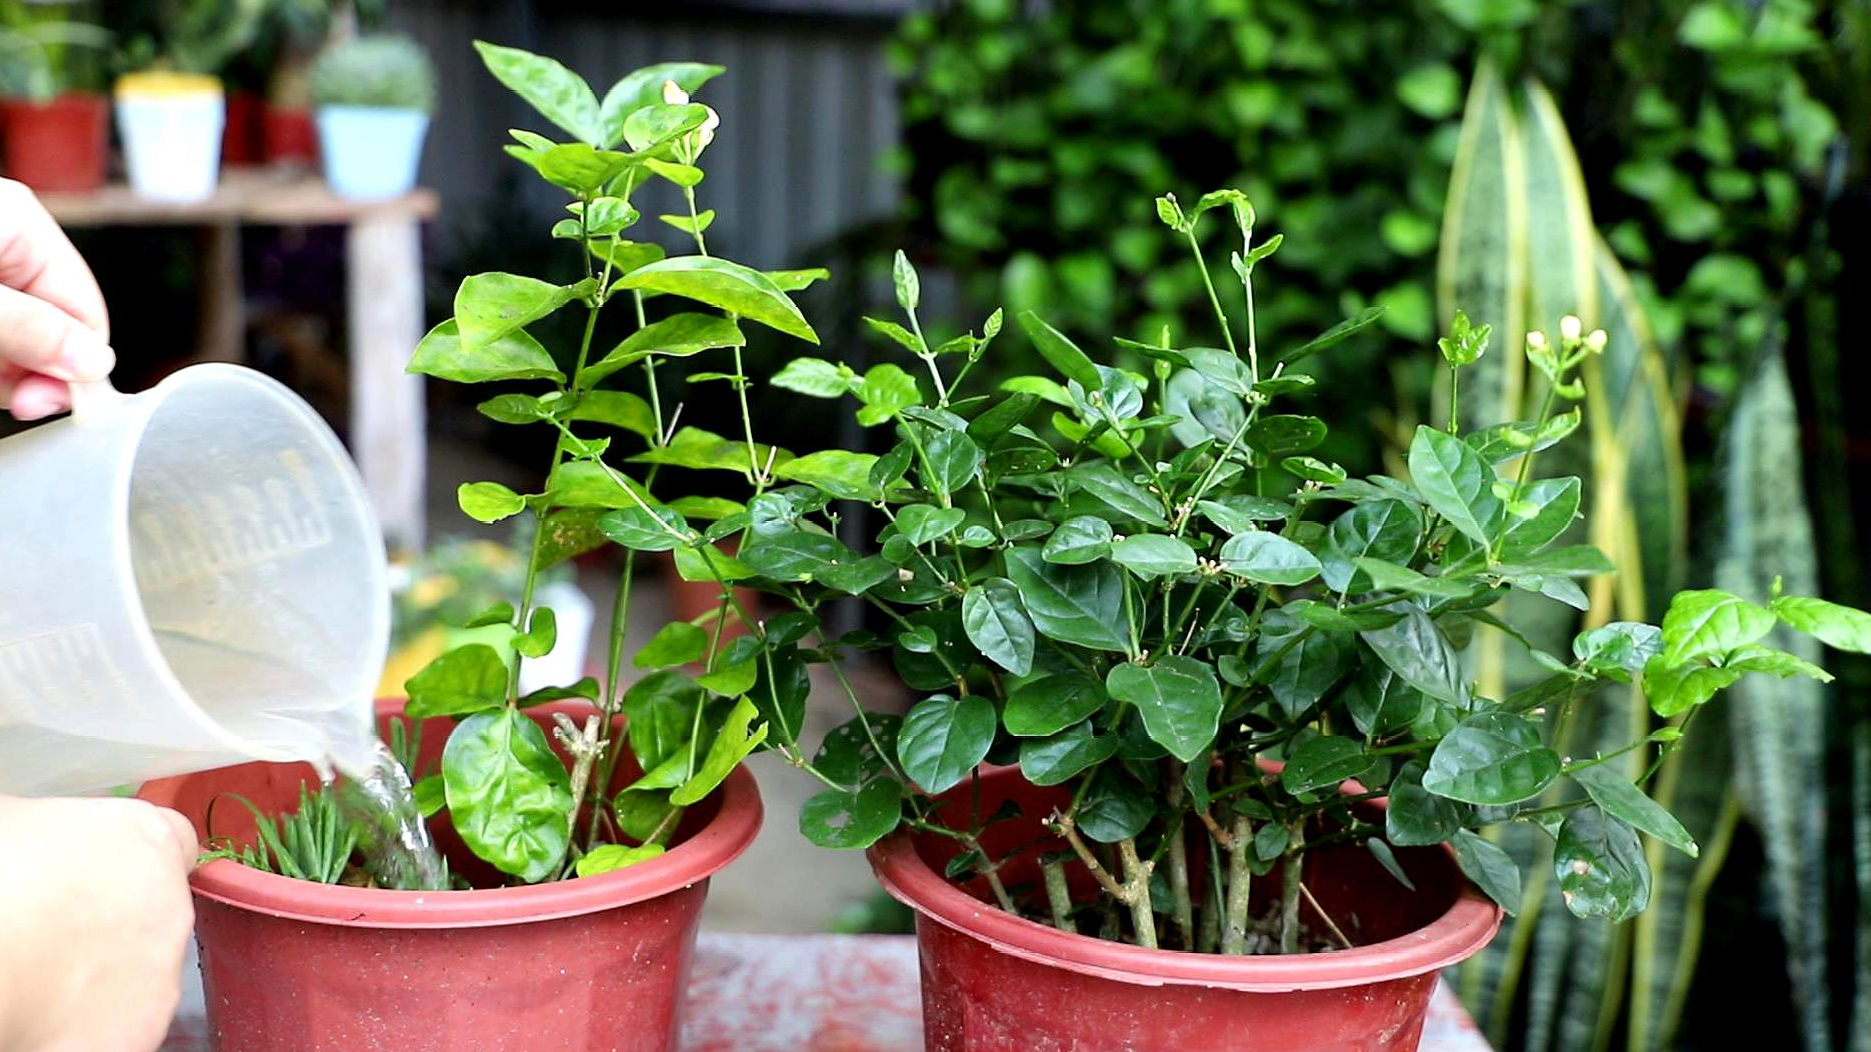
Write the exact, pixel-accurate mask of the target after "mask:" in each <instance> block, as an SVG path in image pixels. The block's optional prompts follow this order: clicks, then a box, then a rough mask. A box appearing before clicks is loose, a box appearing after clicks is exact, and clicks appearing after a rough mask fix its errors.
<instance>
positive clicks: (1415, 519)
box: [1319, 500, 1423, 592]
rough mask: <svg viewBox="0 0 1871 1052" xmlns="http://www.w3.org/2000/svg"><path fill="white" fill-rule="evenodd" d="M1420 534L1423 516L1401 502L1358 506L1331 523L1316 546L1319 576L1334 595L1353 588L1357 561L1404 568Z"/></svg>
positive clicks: (1379, 501) (1371, 502)
mask: <svg viewBox="0 0 1871 1052" xmlns="http://www.w3.org/2000/svg"><path fill="white" fill-rule="evenodd" d="M1422 533H1423V516H1422V513H1420V512H1418V511H1417V510H1416V507H1415V506H1414V505H1412V504H1408V503H1405V502H1403V501H1400V500H1373V501H1367V502H1365V503H1362V504H1358V505H1356V506H1354V507H1353V508H1351V510H1349V511H1347V512H1345V513H1344V514H1342V515H1340V516H1339V517H1338V518H1336V519H1334V520H1332V525H1331V527H1330V528H1329V529H1327V530H1326V534H1325V542H1324V543H1323V544H1322V545H1320V547H1319V563H1320V573H1319V576H1321V577H1323V578H1324V579H1325V584H1326V587H1328V588H1331V589H1332V590H1333V591H1335V592H1344V591H1347V590H1351V589H1352V583H1353V580H1354V578H1355V577H1356V574H1357V567H1356V565H1355V562H1356V560H1358V559H1360V558H1372V559H1383V560H1385V561H1386V562H1392V563H1397V564H1399V565H1404V566H1407V565H1409V562H1410V560H1411V559H1412V558H1414V557H1415V555H1416V547H1417V542H1418V540H1419V539H1420V538H1421V536H1422Z"/></svg>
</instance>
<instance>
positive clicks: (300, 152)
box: [260, 103, 318, 167]
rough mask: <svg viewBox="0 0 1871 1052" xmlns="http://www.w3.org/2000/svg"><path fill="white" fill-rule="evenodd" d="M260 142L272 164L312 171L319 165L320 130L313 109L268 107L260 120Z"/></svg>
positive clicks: (267, 160) (269, 105)
mask: <svg viewBox="0 0 1871 1052" xmlns="http://www.w3.org/2000/svg"><path fill="white" fill-rule="evenodd" d="M260 139H261V142H262V143H263V144H264V146H265V154H266V163H268V164H291V165H305V166H307V167H310V166H312V165H315V164H317V163H318V129H317V127H316V126H314V125H313V123H312V110H311V108H310V107H304V106H295V107H284V106H275V105H273V104H271V103H268V104H267V106H266V109H265V111H264V112H263V113H262V114H261V116H260Z"/></svg>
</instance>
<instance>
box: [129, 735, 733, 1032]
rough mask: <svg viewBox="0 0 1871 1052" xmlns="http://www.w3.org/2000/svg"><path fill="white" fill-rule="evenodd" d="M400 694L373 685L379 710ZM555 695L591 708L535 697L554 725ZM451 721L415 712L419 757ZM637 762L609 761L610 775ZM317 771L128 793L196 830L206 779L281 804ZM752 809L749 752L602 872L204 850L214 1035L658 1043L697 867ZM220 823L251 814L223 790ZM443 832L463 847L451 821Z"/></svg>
mask: <svg viewBox="0 0 1871 1052" xmlns="http://www.w3.org/2000/svg"><path fill="white" fill-rule="evenodd" d="M401 707H402V703H401V702H400V701H398V702H382V703H379V708H378V718H379V720H380V721H387V720H388V719H390V718H392V717H393V716H395V714H396V713H398V712H400V711H401ZM554 711H563V712H567V713H572V714H574V715H575V716H577V715H581V714H582V713H586V712H589V711H591V710H590V709H589V708H587V707H584V706H577V705H572V706H566V705H546V706H540V707H538V708H535V709H531V710H529V711H528V715H530V716H532V717H533V718H534V719H535V720H537V721H538V722H540V723H541V724H542V725H545V726H548V727H549V726H550V725H551V723H550V721H551V713H553V712H554ZM449 725H450V721H448V720H446V719H434V720H427V721H423V734H422V757H423V758H424V761H426V762H428V763H432V762H433V760H434V759H435V758H436V757H439V755H440V753H441V750H442V746H443V744H444V742H445V740H446V738H447V734H448V730H449ZM617 733H622V726H621V721H620V722H619V724H618V728H617ZM555 747H556V743H555ZM419 766H422V764H419ZM634 775H635V772H634V770H632V771H626V772H620V774H619V780H618V784H622V783H623V782H624V781H626V780H627V779H628V778H631V777H634ZM314 778H315V776H314V775H313V773H312V770H311V768H310V767H307V766H304V765H287V764H245V765H243V766H239V767H228V768H223V769H221V770H217V771H208V772H205V773H202V774H194V775H186V776H183V777H180V778H170V779H165V780H163V781H160V782H152V783H150V784H149V785H147V786H145V787H144V790H143V792H142V793H141V794H140V795H142V796H143V798H144V799H146V800H150V801H153V802H155V803H158V804H163V805H165V806H169V807H174V808H176V809H177V810H179V811H181V812H182V813H183V814H184V815H186V816H188V818H189V820H190V821H192V822H194V823H195V826H196V829H197V831H199V832H205V831H206V819H207V813H208V807H209V805H210V803H212V802H213V801H214V800H215V799H216V798H218V797H222V796H225V795H226V794H229V793H239V794H241V795H242V796H245V797H246V798H248V799H250V800H252V801H253V802H254V803H255V804H256V805H257V806H258V807H260V808H261V809H262V810H263V811H269V812H277V811H280V810H289V809H291V808H292V807H294V806H296V805H297V802H298V793H299V785H300V783H301V782H302V781H308V780H313V779H314ZM314 784H315V782H314ZM760 822H761V805H760V796H759V792H758V790H757V789H756V787H755V785H754V780H753V776H752V775H750V774H749V773H748V772H747V770H746V768H744V767H743V768H740V769H737V770H736V771H735V772H734V773H733V774H732V775H730V776H729V777H728V780H727V781H726V782H725V783H724V784H723V786H722V789H721V790H720V791H719V792H717V793H716V794H715V795H714V796H712V797H710V798H709V800H707V801H704V802H703V803H702V804H699V805H697V806H696V807H694V808H693V809H691V810H690V812H689V813H688V815H687V817H686V820H685V821H684V823H683V827H682V829H681V830H680V831H679V832H678V834H677V841H676V843H675V846H673V847H671V848H670V850H669V851H668V852H667V853H665V854H664V855H662V856H661V857H659V858H656V859H652V860H650V861H648V862H643V863H639V864H637V865H635V866H631V867H628V868H626V869H621V870H617V871H615V872H612V873H606V874H603V875H601V876H595V877H584V878H580V879H577V880H570V881H562V882H558V883H552V884H539V885H533V886H530V887H508V888H494V889H490V890H484V891H444V892H416V891H384V890H378V889H373V888H353V887H342V886H332V885H325V884H316V883H311V882H307V881H299V880H291V879H288V878H286V877H280V876H274V875H272V874H268V873H262V872H259V871H257V870H253V869H249V868H247V867H245V866H241V865H239V864H237V863H234V862H229V861H220V862H212V863H209V864H208V865H206V866H203V867H201V868H200V869H198V870H197V871H196V873H195V876H194V878H193V880H192V885H193V887H194V891H195V903H196V921H195V932H196V938H197V940H198V942H199V944H200V948H201V970H202V985H203V989H204V991H205V994H206V1000H207V1009H208V1023H209V1030H210V1034H211V1035H212V1039H213V1041H214V1042H215V1045H214V1047H215V1048H217V1049H218V1050H220V1052H368V1050H375V1049H394V1050H396V1052H463V1050H468V1049H473V1050H475V1052H600V1050H603V1052H668V1050H670V1049H673V1048H674V1047H675V1041H676V1037H677V1035H678V1033H679V1029H680V1024H681V1012H680V1008H681V1002H682V996H683V993H684V991H685V989H686V987H687V981H688V973H689V964H690V959H691V957H692V955H693V952H694V948H695V934H696V929H697V927H698V926H699V924H700V922H701V909H702V901H703V899H704V898H705V897H706V896H707V892H708V877H709V875H710V874H712V873H714V872H715V871H716V870H719V869H721V868H722V867H723V866H726V865H727V864H728V863H729V862H731V861H733V859H734V858H736V857H737V856H738V855H740V853H741V852H742V851H743V850H745V849H746V847H747V845H748V844H749V843H750V842H751V841H752V840H753V837H754V834H755V833H756V832H758V830H759V828H760ZM214 824H215V829H214V832H215V834H216V835H217V836H221V835H232V836H234V837H236V838H241V837H251V836H252V835H253V830H254V827H253V821H252V819H251V817H250V816H248V815H247V813H246V811H245V809H243V808H241V807H239V806H238V805H237V804H234V803H233V802H232V801H231V800H229V801H227V802H225V803H223V804H222V805H221V806H217V807H216V808H215V810H214ZM437 838H438V841H440V842H441V843H442V846H443V848H444V851H445V853H447V854H449V855H450V857H451V860H453V861H456V862H460V860H461V856H460V855H459V854H458V853H455V852H450V851H448V850H447V849H448V848H449V847H450V846H451V842H452V841H453V838H452V835H451V834H449V833H448V832H447V831H446V829H445V827H443V828H438V829H437ZM453 843H455V844H456V846H458V842H453ZM457 868H460V869H466V868H469V867H467V866H458V867H457Z"/></svg>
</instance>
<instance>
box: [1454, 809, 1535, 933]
mask: <svg viewBox="0 0 1871 1052" xmlns="http://www.w3.org/2000/svg"><path fill="white" fill-rule="evenodd" d="M1449 846H1451V847H1453V848H1455V862H1456V864H1457V865H1459V866H1461V867H1462V872H1463V873H1465V874H1467V876H1468V879H1469V880H1472V881H1474V882H1475V886H1476V887H1479V888H1480V889H1481V890H1482V891H1485V892H1487V894H1488V897H1489V898H1491V899H1493V900H1494V901H1495V902H1496V903H1497V904H1499V905H1500V907H1501V909H1502V911H1503V912H1505V913H1506V914H1507V915H1508V916H1510V917H1511V916H1513V915H1514V914H1516V913H1518V912H1519V911H1520V901H1521V898H1520V867H1519V866H1517V865H1515V864H1514V859H1513V856H1511V855H1509V854H1508V853H1507V852H1505V851H1503V850H1501V849H1500V848H1499V847H1497V846H1496V845H1494V844H1493V843H1490V842H1489V841H1487V840H1485V839H1483V838H1482V837H1480V836H1479V835H1477V834H1475V833H1471V832H1469V831H1468V830H1466V829H1458V830H1456V831H1455V835H1454V836H1453V837H1451V838H1450V840H1449Z"/></svg>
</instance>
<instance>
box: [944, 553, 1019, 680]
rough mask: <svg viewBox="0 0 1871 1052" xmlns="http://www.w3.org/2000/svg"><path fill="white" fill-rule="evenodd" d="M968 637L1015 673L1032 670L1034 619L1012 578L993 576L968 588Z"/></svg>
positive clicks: (965, 623) (965, 604) (964, 608)
mask: <svg viewBox="0 0 1871 1052" xmlns="http://www.w3.org/2000/svg"><path fill="white" fill-rule="evenodd" d="M961 617H962V627H963V628H964V629H966V630H967V633H968V641H969V642H970V643H973V644H974V645H975V648H976V649H977V650H979V651H981V653H982V654H983V655H984V656H986V657H988V658H989V659H991V660H992V661H993V662H994V663H995V664H997V665H999V666H1000V667H1001V668H1004V669H1006V670H1007V671H1009V672H1011V673H1013V674H1014V675H1016V676H1024V675H1026V674H1027V673H1028V672H1031V671H1032V670H1033V622H1032V620H1031V619H1030V618H1028V617H1027V614H1026V609H1025V608H1024V606H1022V604H1021V602H1020V593H1019V591H1018V590H1016V589H1015V588H1014V586H1013V582H1012V581H1009V580H1007V579H1006V578H1004V577H994V578H990V579H988V580H987V581H984V582H982V583H981V584H978V585H975V586H973V587H971V588H969V589H968V591H967V593H966V594H965V595H963V596H962V602H961Z"/></svg>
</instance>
